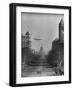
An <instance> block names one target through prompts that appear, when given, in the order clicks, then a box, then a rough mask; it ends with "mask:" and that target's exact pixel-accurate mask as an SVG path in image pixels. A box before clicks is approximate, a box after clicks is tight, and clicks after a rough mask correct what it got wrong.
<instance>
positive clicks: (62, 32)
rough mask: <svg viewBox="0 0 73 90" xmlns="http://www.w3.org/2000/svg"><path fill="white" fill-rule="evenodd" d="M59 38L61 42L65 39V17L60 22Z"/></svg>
mask: <svg viewBox="0 0 73 90" xmlns="http://www.w3.org/2000/svg"><path fill="white" fill-rule="evenodd" d="M59 40H60V41H61V42H63V41H64V21H63V19H61V21H60V23H59Z"/></svg>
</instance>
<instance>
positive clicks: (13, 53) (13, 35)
mask: <svg viewBox="0 0 73 90" xmlns="http://www.w3.org/2000/svg"><path fill="white" fill-rule="evenodd" d="M17 6H21V7H39V8H53V9H54V8H56V9H68V10H69V81H58V82H42V83H41V82H39V83H26V84H17V83H16V7H17ZM9 65H10V70H9V74H10V75H9V76H10V77H9V85H10V86H13V87H15V86H33V85H48V84H65V83H71V7H70V6H55V5H40V4H21V3H12V4H10V64H9Z"/></svg>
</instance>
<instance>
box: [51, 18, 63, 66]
mask: <svg viewBox="0 0 73 90" xmlns="http://www.w3.org/2000/svg"><path fill="white" fill-rule="evenodd" d="M52 51H53V52H54V53H53V56H54V60H55V62H56V63H57V64H60V62H62V63H64V21H63V19H61V21H60V23H59V38H58V39H55V40H54V41H53V42H52Z"/></svg>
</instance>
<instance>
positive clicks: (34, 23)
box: [21, 13, 64, 51]
mask: <svg viewBox="0 0 73 90" xmlns="http://www.w3.org/2000/svg"><path fill="white" fill-rule="evenodd" d="M61 18H64V15H58V14H55V15H54V14H39V13H22V14H21V33H22V34H23V35H25V33H26V32H27V31H29V32H30V34H31V40H32V48H33V49H35V50H36V51H38V50H39V49H40V46H41V45H43V48H44V51H49V50H50V49H51V45H52V41H53V40H55V39H56V38H58V36H59V29H58V25H59V22H60V20H61ZM34 38H38V39H42V40H34Z"/></svg>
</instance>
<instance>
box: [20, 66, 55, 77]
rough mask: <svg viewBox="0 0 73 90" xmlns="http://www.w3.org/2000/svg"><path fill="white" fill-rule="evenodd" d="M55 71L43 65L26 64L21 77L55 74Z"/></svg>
mask: <svg viewBox="0 0 73 90" xmlns="http://www.w3.org/2000/svg"><path fill="white" fill-rule="evenodd" d="M55 75H56V73H55V72H54V70H53V69H52V68H48V67H45V66H26V67H25V69H24V70H23V72H22V77H40V76H55Z"/></svg>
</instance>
